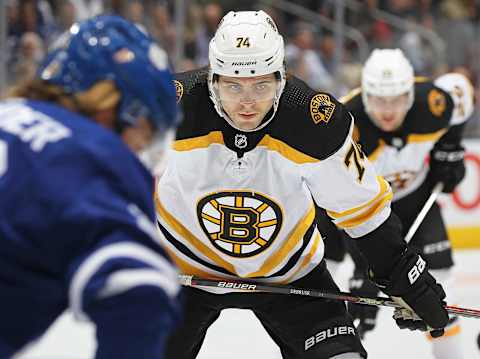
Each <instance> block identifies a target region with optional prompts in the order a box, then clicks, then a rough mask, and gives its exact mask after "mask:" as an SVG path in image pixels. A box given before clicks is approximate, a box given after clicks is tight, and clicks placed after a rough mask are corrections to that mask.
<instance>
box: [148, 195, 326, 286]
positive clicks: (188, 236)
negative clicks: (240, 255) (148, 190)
mask: <svg viewBox="0 0 480 359" xmlns="http://www.w3.org/2000/svg"><path fill="white" fill-rule="evenodd" d="M155 204H156V208H157V212H158V215H159V216H160V217H161V219H162V220H163V221H165V223H166V224H167V225H168V226H170V227H171V228H172V229H173V230H174V231H175V232H176V233H177V234H178V235H180V236H181V237H182V238H184V239H185V240H186V241H188V243H189V244H190V245H192V247H193V248H194V250H195V251H196V252H198V253H200V254H201V255H203V256H204V257H206V258H208V260H209V261H208V262H207V261H205V260H203V259H202V258H200V257H199V256H198V255H197V254H195V253H194V252H192V251H191V250H190V249H189V248H187V246H185V245H184V244H182V243H181V242H180V241H178V240H177V239H176V238H175V237H174V236H173V235H172V234H171V233H170V232H169V231H168V230H167V228H166V227H165V226H163V225H162V224H161V223H160V222H158V225H159V228H160V230H161V232H162V233H163V235H164V236H165V238H166V239H167V241H168V242H169V243H170V244H171V245H172V246H173V247H174V248H175V251H177V252H179V253H181V254H182V255H184V256H186V257H187V258H189V259H190V260H191V261H192V262H193V263H198V264H200V265H201V266H203V267H205V268H208V269H210V270H212V271H214V272H215V273H217V274H218V275H219V276H221V275H235V276H238V273H237V272H236V270H235V268H234V266H233V265H232V264H231V263H229V262H228V260H227V259H225V258H223V257H222V256H221V255H219V254H217V253H215V251H214V250H212V249H210V248H209V247H207V246H206V245H205V244H204V243H202V241H201V240H200V239H198V238H196V237H195V236H194V235H193V234H192V233H191V232H190V231H189V230H188V229H187V228H186V227H185V226H183V225H182V224H181V223H180V222H179V221H178V220H177V219H176V218H174V217H173V216H172V215H171V214H170V213H169V212H168V211H167V210H166V209H165V208H164V207H163V205H162V204H161V202H160V201H159V200H158V198H155ZM314 229H315V206H314V205H313V203H312V205H311V207H310V209H309V210H308V211H307V213H306V214H305V215H304V216H303V218H302V219H301V220H300V221H299V222H298V223H297V225H296V226H295V227H294V228H293V229H292V231H291V232H290V233H289V234H288V237H287V238H288V239H287V240H285V242H284V243H283V244H282V245H281V246H280V247H278V248H277V249H276V250H275V251H272V253H271V255H270V256H269V257H268V259H267V260H266V261H265V262H264V263H263V264H262V265H261V267H260V268H259V269H258V270H257V271H255V272H252V273H249V274H247V275H244V276H243V277H245V278H265V277H274V276H275V277H276V276H280V275H283V274H286V273H288V272H289V271H290V270H291V269H292V268H293V267H295V266H296V265H297V262H298V260H299V258H300V256H301V254H302V252H303V251H304V250H305V248H306V247H307V246H308V244H309V243H310V241H311V240H318V239H317V238H312V237H313V236H312V234H313V233H314ZM300 241H303V244H302V245H301V247H300V249H299V250H297V251H296V252H295V253H294V254H293V255H292V252H293V250H294V248H295V247H297V245H298V243H300ZM314 245H315V243H314ZM316 247H318V243H317V244H316ZM170 252H172V251H171V250H170ZM313 255H314V253H312V256H313ZM288 257H290V259H289V260H288V261H287V262H286V264H285V265H284V266H283V267H282V268H280V269H278V270H277V271H276V272H274V273H272V272H273V270H274V269H275V268H277V267H278V266H279V264H280V263H282V262H285V261H286V259H287V258H288ZM172 258H173V259H174V261H175V262H176V263H177V265H178V266H179V267H180V269H181V270H182V271H183V272H184V273H191V272H194V273H199V271H201V269H199V268H198V267H197V266H195V265H192V264H189V263H188V262H187V261H185V260H182V259H181V258H180V256H179V255H178V254H175V253H173V255H172ZM307 264H308V263H306V262H305V261H302V264H301V265H300V267H298V269H297V270H296V271H295V273H297V272H298V270H301V269H302V268H304V267H305V266H306V265H307ZM203 273H204V274H205V273H206V272H205V271H203ZM292 275H293V274H292ZM210 276H211V275H210ZM289 277H291V276H289Z"/></svg>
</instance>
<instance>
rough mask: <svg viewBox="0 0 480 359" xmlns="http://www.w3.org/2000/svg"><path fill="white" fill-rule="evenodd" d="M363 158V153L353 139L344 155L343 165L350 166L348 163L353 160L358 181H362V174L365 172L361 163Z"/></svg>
mask: <svg viewBox="0 0 480 359" xmlns="http://www.w3.org/2000/svg"><path fill="white" fill-rule="evenodd" d="M364 158H365V155H364V154H363V152H362V150H361V149H360V146H359V145H357V144H356V143H355V142H354V141H352V144H351V145H350V148H349V149H348V151H347V154H346V155H345V160H344V163H345V166H347V168H350V165H351V164H352V162H353V164H354V165H355V168H356V169H357V172H358V177H357V180H358V182H362V179H363V175H364V174H365V166H364V165H363V159H364Z"/></svg>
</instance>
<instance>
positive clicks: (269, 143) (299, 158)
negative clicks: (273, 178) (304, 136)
mask: <svg viewBox="0 0 480 359" xmlns="http://www.w3.org/2000/svg"><path fill="white" fill-rule="evenodd" d="M259 146H263V147H266V148H267V149H269V150H271V151H275V152H278V153H279V154H280V155H282V156H283V157H285V158H287V159H289V160H290V161H292V162H295V163H298V164H302V163H314V162H320V160H319V159H316V158H314V157H311V156H309V155H306V154H304V153H302V152H300V151H298V150H296V149H294V148H293V147H290V146H289V145H287V144H286V143H285V142H282V141H280V140H277V139H275V138H273V137H271V136H270V135H265V136H264V137H263V138H262V139H261V141H260V142H259V143H258V145H257V147H259Z"/></svg>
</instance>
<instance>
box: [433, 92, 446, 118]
mask: <svg viewBox="0 0 480 359" xmlns="http://www.w3.org/2000/svg"><path fill="white" fill-rule="evenodd" d="M428 108H429V109H430V112H431V113H432V114H433V115H434V116H437V117H439V116H441V115H442V114H443V112H444V111H445V109H446V108H447V100H446V98H445V95H444V94H443V93H441V92H440V91H438V90H435V89H434V90H431V91H430V92H429V93H428Z"/></svg>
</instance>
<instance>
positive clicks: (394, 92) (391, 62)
mask: <svg viewBox="0 0 480 359" xmlns="http://www.w3.org/2000/svg"><path fill="white" fill-rule="evenodd" d="M414 84H415V75H414V72H413V67H412V65H411V64H410V61H408V59H407V58H406V57H405V55H404V54H403V52H402V50H400V49H375V50H373V51H372V53H371V54H370V56H369V58H368V59H367V61H366V62H365V65H364V66H363V70H362V101H363V105H364V106H365V110H366V112H367V113H368V112H370V110H371V108H370V107H369V103H368V96H369V95H370V96H377V97H392V96H399V95H403V94H408V104H407V108H406V110H407V111H408V110H409V109H410V108H411V107H412V105H413V99H414Z"/></svg>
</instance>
